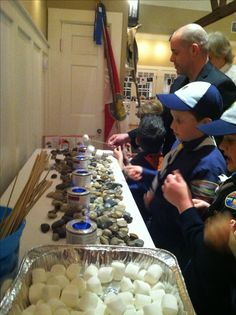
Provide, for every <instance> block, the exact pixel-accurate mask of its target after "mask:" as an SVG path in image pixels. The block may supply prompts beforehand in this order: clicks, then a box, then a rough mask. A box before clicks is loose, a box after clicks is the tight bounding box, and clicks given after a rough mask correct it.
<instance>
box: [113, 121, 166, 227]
mask: <svg viewBox="0 0 236 315" xmlns="http://www.w3.org/2000/svg"><path fill="white" fill-rule="evenodd" d="M164 136H165V127H164V123H163V120H162V117H161V116H160V115H159V116H157V115H146V116H144V117H143V118H142V119H141V120H140V123H139V126H138V129H137V137H136V141H137V142H138V144H139V146H140V148H141V150H140V151H139V152H138V153H137V154H136V155H135V156H134V157H133V158H132V159H131V160H130V161H129V163H130V165H136V166H140V167H144V168H145V169H146V170H147V171H149V172H154V173H156V170H157V168H158V165H159V163H160V158H162V154H161V148H162V144H163V139H164ZM113 155H114V157H116V158H117V160H118V162H119V164H120V166H121V168H122V169H123V170H124V173H125V174H126V171H125V169H126V168H124V162H123V160H124V154H123V152H122V149H121V147H120V146H119V147H117V148H115V149H114V151H113ZM126 181H127V184H128V186H129V188H130V191H131V193H132V195H133V197H134V200H135V202H136V204H137V206H138V208H139V211H140V213H141V215H142V217H143V219H144V221H145V222H147V221H148V220H149V214H148V213H147V212H146V209H145V206H144V203H143V195H144V193H146V192H147V191H148V189H149V188H150V186H151V184H152V177H147V178H144V179H142V180H139V181H134V180H132V179H130V178H127V179H126Z"/></svg>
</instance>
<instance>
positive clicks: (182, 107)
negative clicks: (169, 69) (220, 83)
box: [157, 81, 223, 120]
mask: <svg viewBox="0 0 236 315" xmlns="http://www.w3.org/2000/svg"><path fill="white" fill-rule="evenodd" d="M157 98H158V99H159V100H160V101H161V103H162V104H163V105H164V106H166V107H168V108H169V109H173V110H178V111H193V112H195V113H196V114H198V115H200V116H202V117H203V118H205V117H209V118H211V119H212V120H215V119H218V118H220V116H221V114H222V113H223V100H222V97H221V95H220V92H219V91H218V89H217V88H216V87H215V86H214V85H213V84H210V83H209V82H203V81H195V82H191V83H189V84H187V85H185V86H183V87H182V88H181V89H179V90H178V91H176V92H174V93H170V94H157Z"/></svg>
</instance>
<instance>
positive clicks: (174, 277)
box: [0, 244, 196, 315]
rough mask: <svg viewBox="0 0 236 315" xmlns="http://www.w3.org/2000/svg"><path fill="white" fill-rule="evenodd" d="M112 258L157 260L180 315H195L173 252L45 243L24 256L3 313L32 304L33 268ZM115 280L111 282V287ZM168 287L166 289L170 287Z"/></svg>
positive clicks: (102, 261) (102, 262) (12, 313)
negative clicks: (29, 292)
mask: <svg viewBox="0 0 236 315" xmlns="http://www.w3.org/2000/svg"><path fill="white" fill-rule="evenodd" d="M113 260H121V261H123V262H124V263H128V262H135V263H138V264H139V265H140V267H141V268H147V267H148V266H149V265H150V264H153V263H158V264H159V265H160V266H161V267H162V269H163V271H164V273H163V275H162V279H161V280H162V281H163V282H165V283H166V284H167V289H168V286H169V287H170V290H172V291H173V290H174V291H175V292H170V293H174V294H175V293H176V296H178V304H179V312H178V315H196V313H195V311H194V309H193V306H192V303H191V301H190V298H189V295H188V292H187V290H186V286H185V283H184V280H183V277H182V274H181V271H180V269H179V266H178V263H177V261H176V258H175V257H174V255H172V254H171V253H170V252H168V251H165V250H163V249H158V248H155V249H151V248H137V247H125V246H107V245H91V246H88V245H70V244H68V245H46V246H40V247H36V248H33V249H31V250H29V251H28V252H27V253H26V255H25V256H24V258H23V260H22V263H21V265H20V268H19V271H18V274H17V276H16V278H15V280H14V282H13V283H12V285H11V287H10V289H9V290H8V291H7V293H6V294H5V296H4V297H3V299H2V301H1V302H0V314H1V315H19V314H21V312H22V310H23V309H24V308H26V307H27V306H28V305H29V300H28V297H27V296H28V288H29V286H30V285H31V270H32V269H34V268H37V267H43V268H45V270H50V268H51V266H52V265H54V264H56V263H61V264H64V265H65V266H68V265H69V264H71V263H80V264H81V265H82V266H88V265H89V264H91V263H93V264H96V265H97V266H98V267H99V266H101V265H110V264H111V262H112V261H113ZM111 286H112V284H111V285H110V288H111ZM167 289H166V290H167Z"/></svg>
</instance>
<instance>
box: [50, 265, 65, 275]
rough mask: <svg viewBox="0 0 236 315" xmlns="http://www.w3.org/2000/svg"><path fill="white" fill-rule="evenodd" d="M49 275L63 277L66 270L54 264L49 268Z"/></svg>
mask: <svg viewBox="0 0 236 315" xmlns="http://www.w3.org/2000/svg"><path fill="white" fill-rule="evenodd" d="M51 273H52V274H54V275H65V273H66V268H65V266H63V265H62V264H55V265H53V266H52V268H51Z"/></svg>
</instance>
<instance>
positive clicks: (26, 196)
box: [0, 151, 52, 239]
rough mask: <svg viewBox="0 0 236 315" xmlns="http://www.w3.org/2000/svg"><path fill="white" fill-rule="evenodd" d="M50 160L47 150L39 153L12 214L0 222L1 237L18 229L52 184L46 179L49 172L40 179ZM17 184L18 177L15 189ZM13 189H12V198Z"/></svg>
mask: <svg viewBox="0 0 236 315" xmlns="http://www.w3.org/2000/svg"><path fill="white" fill-rule="evenodd" d="M48 160H49V155H48V154H47V152H46V151H41V153H40V154H38V155H37V157H36V159H35V162H34V165H33V168H32V170H31V173H30V176H29V178H28V180H27V183H26V185H25V187H24V189H23V190H22V192H21V194H20V197H19V198H18V200H17V202H16V204H15V206H14V207H13V209H12V211H11V213H10V215H9V216H7V217H6V219H4V220H2V222H1V224H0V239H2V238H5V237H6V236H7V235H9V234H11V233H13V232H15V231H16V230H17V229H18V227H19V225H20V224H21V222H22V221H23V220H24V218H25V217H26V215H27V214H28V213H29V211H30V209H31V208H32V207H33V206H34V204H35V203H36V202H37V201H38V199H39V198H40V197H41V196H42V194H43V193H44V192H45V191H46V190H47V189H48V188H49V187H50V186H51V184H52V182H49V181H48V180H46V177H47V175H48V172H47V174H46V175H45V176H44V178H43V179H42V180H41V181H40V178H41V177H42V173H43V171H44V170H45V167H46V165H47V163H48ZM15 184H16V179H15V182H14V185H13V189H14V187H15ZM13 189H12V191H11V194H10V198H11V195H12V192H13ZM10 198H9V200H10ZM8 205H9V201H8Z"/></svg>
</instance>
